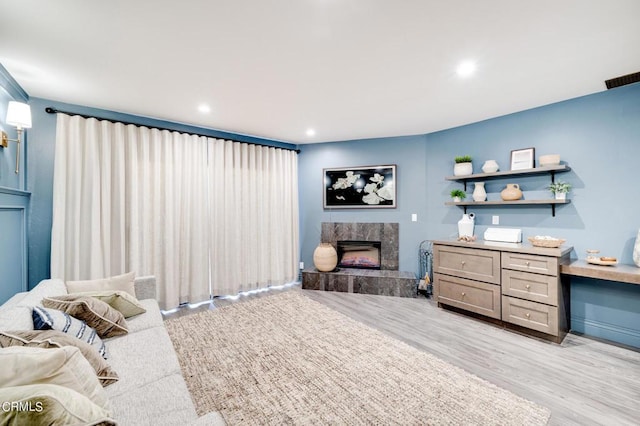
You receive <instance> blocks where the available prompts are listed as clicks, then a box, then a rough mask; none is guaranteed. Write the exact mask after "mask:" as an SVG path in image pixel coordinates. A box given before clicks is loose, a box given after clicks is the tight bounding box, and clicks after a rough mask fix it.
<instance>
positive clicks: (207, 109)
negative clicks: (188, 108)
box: [198, 104, 211, 114]
mask: <svg viewBox="0 0 640 426" xmlns="http://www.w3.org/2000/svg"><path fill="white" fill-rule="evenodd" d="M198 111H200V112H201V113H203V114H208V113H210V112H211V107H210V106H209V105H207V104H200V105H198Z"/></svg>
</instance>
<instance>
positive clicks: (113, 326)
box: [42, 294, 128, 337]
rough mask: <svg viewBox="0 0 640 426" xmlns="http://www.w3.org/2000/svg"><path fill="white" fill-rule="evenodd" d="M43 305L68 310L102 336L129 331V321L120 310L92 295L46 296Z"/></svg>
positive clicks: (67, 311)
mask: <svg viewBox="0 0 640 426" xmlns="http://www.w3.org/2000/svg"><path fill="white" fill-rule="evenodd" d="M42 306H44V307H45V308H51V309H57V310H59V311H62V312H66V313H67V314H69V315H71V316H72V317H74V318H77V319H79V320H82V321H84V322H85V323H87V325H88V326H89V327H91V328H93V329H95V330H96V332H97V333H98V336H100V337H115V336H122V335H123V334H127V333H128V329H127V322H126V321H125V319H124V316H123V315H122V313H120V311H118V310H116V309H113V308H112V307H111V306H109V305H108V304H106V303H105V302H103V301H101V300H98V299H96V298H93V297H90V296H78V295H75V294H71V295H69V294H65V295H62V296H52V297H45V298H44V299H42Z"/></svg>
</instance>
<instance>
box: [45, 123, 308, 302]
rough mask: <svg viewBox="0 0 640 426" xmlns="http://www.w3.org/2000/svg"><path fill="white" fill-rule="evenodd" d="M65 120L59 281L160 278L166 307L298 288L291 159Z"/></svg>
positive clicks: (54, 248)
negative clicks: (293, 284)
mask: <svg viewBox="0 0 640 426" xmlns="http://www.w3.org/2000/svg"><path fill="white" fill-rule="evenodd" d="M57 120H58V121H57V133H56V152H55V168H54V192H53V228H52V239H51V274H52V277H56V278H62V279H65V280H75V279H92V278H102V277H107V276H112V275H117V274H121V273H124V272H128V271H135V272H136V273H137V275H155V276H156V279H157V281H158V298H159V301H160V304H161V306H162V307H163V308H171V307H174V306H177V305H178V304H180V303H184V302H197V301H202V300H206V299H208V298H209V297H210V295H211V294H212V291H211V288H212V286H213V295H222V294H236V293H237V292H238V291H242V290H246V289H252V288H259V287H264V286H266V285H270V284H284V283H286V282H290V281H293V280H295V278H296V273H297V253H298V205H297V158H296V156H295V154H294V153H293V152H291V151H286V150H282V149H276V148H268V147H258V146H254V145H247V144H241V143H237V142H229V141H219V140H214V139H211V138H205V137H199V136H194V135H187V134H182V133H178V132H170V131H166V130H157V129H148V128H145V127H137V126H133V125H124V124H121V123H111V122H107V121H99V120H96V119H85V118H82V117H78V116H68V115H65V114H58V119H57Z"/></svg>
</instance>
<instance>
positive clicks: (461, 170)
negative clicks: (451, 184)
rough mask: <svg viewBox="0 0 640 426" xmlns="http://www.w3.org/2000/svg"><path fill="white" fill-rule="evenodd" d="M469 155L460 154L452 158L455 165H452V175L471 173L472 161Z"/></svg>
mask: <svg viewBox="0 0 640 426" xmlns="http://www.w3.org/2000/svg"><path fill="white" fill-rule="evenodd" d="M471 160H472V158H471V156H470V155H461V156H458V157H456V158H455V159H454V161H455V162H456V165H455V166H453V175H454V176H467V175H470V174H473V163H472V161H471Z"/></svg>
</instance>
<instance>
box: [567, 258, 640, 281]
mask: <svg viewBox="0 0 640 426" xmlns="http://www.w3.org/2000/svg"><path fill="white" fill-rule="evenodd" d="M560 273H561V274H565V275H573V276H576V277H587V278H597V279H600V280H607V281H617V282H621V283H628V284H640V268H638V267H637V266H635V265H626V264H617V265H612V266H600V265H593V264H591V263H587V262H586V261H585V260H573V261H571V263H569V264H567V265H561V266H560Z"/></svg>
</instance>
